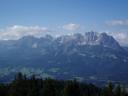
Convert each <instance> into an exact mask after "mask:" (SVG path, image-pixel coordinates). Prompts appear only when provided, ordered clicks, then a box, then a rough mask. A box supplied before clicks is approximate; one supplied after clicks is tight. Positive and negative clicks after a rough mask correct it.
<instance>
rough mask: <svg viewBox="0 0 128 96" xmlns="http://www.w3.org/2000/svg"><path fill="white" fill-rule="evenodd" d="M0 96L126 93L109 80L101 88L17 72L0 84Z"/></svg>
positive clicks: (123, 95) (108, 95)
mask: <svg viewBox="0 0 128 96" xmlns="http://www.w3.org/2000/svg"><path fill="white" fill-rule="evenodd" d="M0 96H128V93H127V90H126V88H125V87H122V86H121V85H120V84H118V85H113V84H112V83H111V82H109V83H108V84H107V85H106V86H104V87H102V88H101V87H97V86H95V85H93V84H87V83H81V82H77V81H76V80H68V81H63V80H55V79H51V78H46V79H41V78H36V77H35V76H34V75H33V76H31V77H29V78H27V77H26V75H23V74H21V73H18V74H17V75H16V76H15V79H14V80H13V81H12V82H11V83H9V84H4V83H1V84H0Z"/></svg>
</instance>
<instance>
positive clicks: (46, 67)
mask: <svg viewBox="0 0 128 96" xmlns="http://www.w3.org/2000/svg"><path fill="white" fill-rule="evenodd" d="M17 72H22V73H24V74H26V75H27V76H31V75H32V74H36V76H37V77H43V78H45V77H51V78H56V79H73V78H75V79H78V80H80V81H86V82H88V81H89V82H100V83H101V82H106V81H108V80H111V81H113V82H121V83H128V77H127V74H128V48H127V47H123V46H121V45H120V44H119V43H118V42H117V41H116V40H115V39H114V38H113V37H112V36H110V35H108V34H107V33H96V32H86V33H85V34H80V33H77V34H73V35H62V36H58V37H53V36H51V35H46V36H44V37H41V38H36V37H33V36H25V37H23V38H21V39H18V40H1V41H0V78H1V79H0V81H1V82H7V81H9V80H11V79H12V77H13V76H14V75H15V74H16V73H17Z"/></svg>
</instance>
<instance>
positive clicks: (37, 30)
mask: <svg viewBox="0 0 128 96" xmlns="http://www.w3.org/2000/svg"><path fill="white" fill-rule="evenodd" d="M46 32H49V30H48V29H47V28H46V27H39V26H21V25H14V26H11V27H7V28H5V29H1V30H0V39H2V40H9V39H13V40H14V39H19V38H21V37H23V36H28V35H32V36H36V37H40V36H42V35H43V34H44V33H46Z"/></svg>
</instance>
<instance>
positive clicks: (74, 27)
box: [63, 23, 80, 31]
mask: <svg viewBox="0 0 128 96" xmlns="http://www.w3.org/2000/svg"><path fill="white" fill-rule="evenodd" d="M79 28H80V25H79V24H73V23H69V24H66V25H64V26H63V29H65V30H68V31H76V30H78V29H79Z"/></svg>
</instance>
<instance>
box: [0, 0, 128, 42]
mask: <svg viewBox="0 0 128 96" xmlns="http://www.w3.org/2000/svg"><path fill="white" fill-rule="evenodd" d="M127 10H128V0H0V29H1V30H2V31H1V33H3V32H7V31H8V30H9V28H10V29H11V28H14V29H15V28H19V27H20V29H22V27H23V28H24V27H25V28H30V26H31V27H32V26H33V27H34V26H36V27H37V26H38V27H39V26H41V27H43V28H44V27H46V28H47V29H48V30H53V31H62V32H65V31H67V32H70V31H71V32H73V31H75V32H76V31H81V32H84V31H90V30H94V31H100V32H103V31H105V32H106V31H107V32H112V34H113V32H114V33H115V32H118V33H121V34H122V33H124V34H125V35H126V34H127V31H128V12H127ZM37 29H38V28H37ZM31 30H32V28H31ZM45 31H46V30H45ZM8 33H9V32H8ZM11 34H13V33H11ZM4 36H5V35H4ZM116 37H118V38H119V36H116ZM1 38H2V37H1ZM121 38H123V39H124V38H125V39H126V37H123V35H122V37H121ZM125 41H126V40H125Z"/></svg>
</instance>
